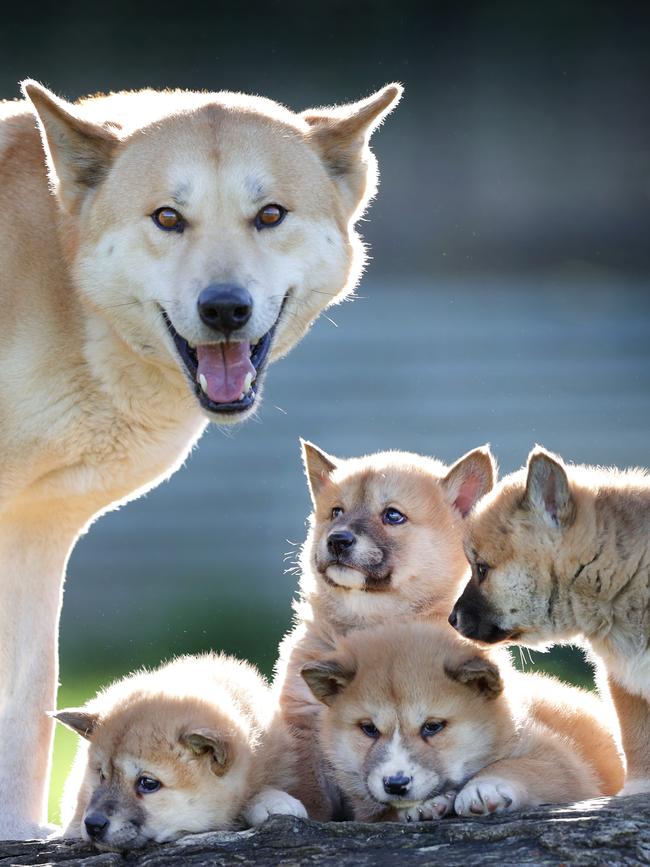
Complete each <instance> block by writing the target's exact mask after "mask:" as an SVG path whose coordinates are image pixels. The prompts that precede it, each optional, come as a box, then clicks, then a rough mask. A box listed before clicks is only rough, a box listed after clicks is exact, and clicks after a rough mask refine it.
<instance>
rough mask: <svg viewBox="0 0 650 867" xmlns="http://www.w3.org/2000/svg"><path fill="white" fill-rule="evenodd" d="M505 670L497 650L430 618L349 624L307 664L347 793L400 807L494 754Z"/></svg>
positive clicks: (505, 718)
mask: <svg viewBox="0 0 650 867" xmlns="http://www.w3.org/2000/svg"><path fill="white" fill-rule="evenodd" d="M501 668H504V669H508V662H507V659H505V658H504V657H503V655H502V653H500V652H498V651H490V650H488V649H478V648H476V647H475V646H473V645H472V644H471V643H470V642H467V641H465V640H463V639H461V638H459V637H458V636H456V635H455V634H454V632H453V631H452V630H451V629H449V627H448V626H447V625H446V624H445V625H440V624H435V623H417V624H413V623H411V624H408V623H402V624H393V625H390V626H383V627H376V628H373V629H366V630H357V631H353V632H351V633H349V635H348V636H347V638H346V639H345V640H344V641H342V642H341V644H340V646H339V648H338V650H337V652H336V653H335V654H334V655H332V656H331V657H328V658H325V659H323V660H320V661H317V662H313V663H308V664H307V665H305V666H304V667H303V669H302V676H303V678H304V679H305V681H306V682H307V684H308V686H309V687H310V689H311V691H312V692H313V694H314V696H315V697H316V698H317V699H318V700H319V701H321V702H322V703H323V704H324V705H325V710H324V712H323V715H322V723H321V725H322V739H323V744H324V749H325V750H326V753H327V756H328V758H329V760H330V762H331V763H332V765H333V767H334V768H335V770H336V774H337V779H338V782H339V785H341V787H342V788H343V791H344V792H345V794H346V796H347V797H349V798H350V800H351V801H352V802H354V800H355V799H361V800H363V801H364V802H366V803H368V802H370V803H373V804H374V805H376V808H377V812H380V811H381V810H383V809H386V808H388V807H395V808H401V807H406V806H409V805H411V804H413V803H417V802H421V801H424V800H426V799H428V798H430V797H433V796H434V795H436V794H439V793H441V792H444V791H446V790H447V789H448V788H452V789H453V788H457V787H459V786H461V785H462V784H463V783H464V782H465V781H466V780H467V779H468V778H469V777H470V776H472V775H473V774H474V773H476V772H477V771H478V770H479V769H480V768H482V767H484V766H485V765H486V764H488V763H489V762H490V761H492V760H494V758H496V756H497V755H498V750H499V747H500V744H502V743H505V741H506V740H507V738H508V736H509V735H510V734H511V733H512V730H513V722H512V715H511V712H510V708H509V706H508V703H507V701H506V700H505V699H504V698H503V697H502V695H501V693H502V690H503V680H502V674H501Z"/></svg>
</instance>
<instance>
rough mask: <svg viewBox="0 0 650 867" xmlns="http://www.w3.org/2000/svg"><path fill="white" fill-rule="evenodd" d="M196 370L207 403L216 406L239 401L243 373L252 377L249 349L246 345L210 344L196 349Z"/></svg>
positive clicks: (242, 388)
mask: <svg viewBox="0 0 650 867" xmlns="http://www.w3.org/2000/svg"><path fill="white" fill-rule="evenodd" d="M196 355H197V358H198V360H199V368H198V370H197V372H196V381H197V382H199V381H200V377H201V376H204V377H205V381H206V384H207V387H206V388H205V389H204V391H206V392H207V395H208V397H209V398H210V400H213V401H214V402H215V403H232V402H233V401H237V400H239V396H240V395H241V394H242V392H245V391H248V389H246V388H244V381H245V380H246V374H247V373H250V374H251V376H253V377H254V376H255V368H254V366H253V362H252V361H251V356H250V346H249V344H248V343H247V342H245V341H243V342H241V341H240V342H239V343H210V344H207V345H205V346H197V347H196Z"/></svg>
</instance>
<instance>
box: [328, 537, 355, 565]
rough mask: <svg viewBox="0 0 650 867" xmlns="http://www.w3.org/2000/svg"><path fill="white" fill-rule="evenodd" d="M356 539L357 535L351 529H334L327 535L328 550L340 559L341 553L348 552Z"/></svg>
mask: <svg viewBox="0 0 650 867" xmlns="http://www.w3.org/2000/svg"><path fill="white" fill-rule="evenodd" d="M356 541H357V540H356V536H355V535H354V533H351V532H350V530H334V531H333V532H332V533H330V534H329V536H328V537H327V550H328V551H329V552H330V554H331V555H332V556H333V557H336V558H337V559H338V558H339V557H340V556H341V554H346V553H347V552H348V551H349V550H350V548H352V547H353V546H354V543H355V542H356Z"/></svg>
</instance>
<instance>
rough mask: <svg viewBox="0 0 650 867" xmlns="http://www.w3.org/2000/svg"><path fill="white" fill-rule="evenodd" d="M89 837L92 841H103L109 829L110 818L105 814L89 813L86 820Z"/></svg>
mask: <svg viewBox="0 0 650 867" xmlns="http://www.w3.org/2000/svg"><path fill="white" fill-rule="evenodd" d="M84 825H85V826H86V831H87V832H88V836H89V837H90V838H91V839H92V840H99V839H101V838H102V837H103V836H104V834H105V832H106V829H107V828H108V816H105V815H104V814H103V813H89V814H88V815H87V816H86V818H85V819H84Z"/></svg>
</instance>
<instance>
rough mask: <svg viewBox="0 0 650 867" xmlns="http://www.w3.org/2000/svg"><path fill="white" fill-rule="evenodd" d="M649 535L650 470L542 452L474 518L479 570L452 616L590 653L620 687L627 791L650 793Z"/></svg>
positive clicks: (469, 630) (470, 540)
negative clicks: (568, 461)
mask: <svg viewBox="0 0 650 867" xmlns="http://www.w3.org/2000/svg"><path fill="white" fill-rule="evenodd" d="M649 538H650V479H649V478H648V476H647V475H646V474H645V472H644V471H642V470H633V471H628V472H620V471H618V470H615V469H603V468H600V467H587V466H570V465H565V464H564V463H563V462H562V460H561V459H560V458H558V457H557V456H556V455H552V454H550V453H548V452H546V451H544V450H543V449H540V448H538V449H535V450H534V451H533V452H532V453H531V455H530V457H529V460H528V467H527V468H526V469H524V470H521V471H519V472H517V473H514V474H513V475H511V476H508V477H506V478H505V479H503V481H502V482H501V483H500V484H499V486H498V487H497V488H495V489H494V490H493V491H492V492H491V493H490V494H488V496H486V497H485V498H484V499H483V500H482V501H480V502H479V503H478V505H477V506H476V508H475V510H474V512H472V514H471V516H470V520H469V522H468V535H467V543H466V544H467V552H468V557H469V559H470V560H471V562H472V564H473V575H472V579H471V581H470V583H469V584H468V585H467V587H466V589H465V591H464V592H463V595H462V596H461V597H460V599H459V600H458V602H457V604H456V606H455V609H454V614H453V615H452V618H454V617H455V619H456V625H457V628H458V629H459V630H460V631H461V632H462V633H463V634H465V635H468V636H470V637H473V638H477V639H479V640H484V641H516V642H518V643H521V644H528V645H530V646H540V645H541V646H544V645H547V644H549V643H551V642H579V643H582V644H584V645H586V646H588V647H591V648H592V649H593V651H594V652H595V654H596V655H597V656H598V657H600V658H601V659H602V660H603V661H604V664H605V667H606V669H607V672H608V675H609V680H610V684H611V686H612V687H613V699H614V701H615V703H616V707H617V711H618V714H619V718H620V723H621V731H622V738H623V744H624V747H625V753H626V757H627V762H628V777H629V779H628V784H627V785H626V791H639V790H650V748H649V747H648V731H649V729H650V709H649V707H648V701H649V700H650V653H649V652H648V646H649V645H650V547H649V545H648V540H649ZM477 564H479V565H477ZM479 568H480V569H481V570H482V571H485V575H484V576H483V577H482V576H481V575H479V574H478V569H479Z"/></svg>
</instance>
